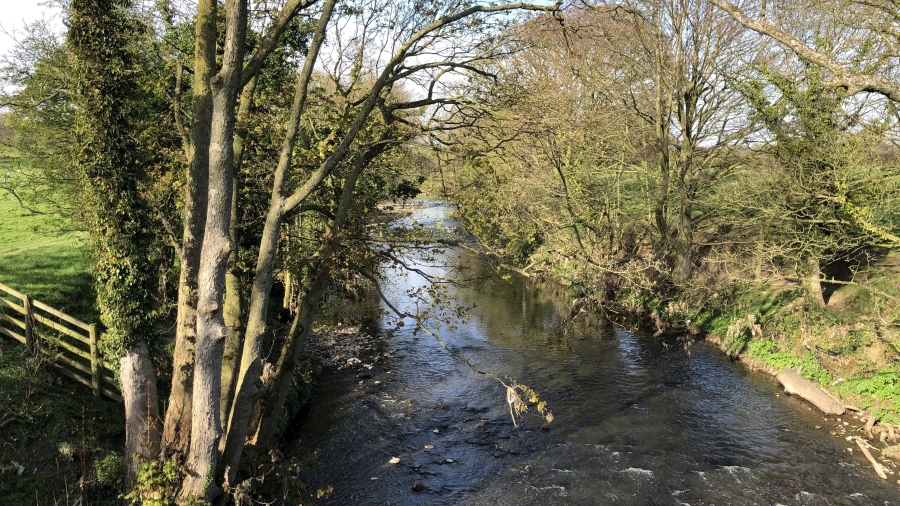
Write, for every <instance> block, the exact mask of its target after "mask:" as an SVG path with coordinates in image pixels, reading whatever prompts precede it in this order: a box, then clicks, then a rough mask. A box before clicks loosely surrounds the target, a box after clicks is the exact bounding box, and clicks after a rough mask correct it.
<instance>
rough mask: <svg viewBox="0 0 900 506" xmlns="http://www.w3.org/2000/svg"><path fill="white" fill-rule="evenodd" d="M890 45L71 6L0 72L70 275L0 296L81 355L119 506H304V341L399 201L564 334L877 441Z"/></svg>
mask: <svg viewBox="0 0 900 506" xmlns="http://www.w3.org/2000/svg"><path fill="white" fill-rule="evenodd" d="M895 13H896V9H895V5H894V4H893V2H890V1H867V2H857V1H852V0H834V1H831V2H825V3H822V2H812V1H809V2H791V3H790V5H779V8H778V10H777V11H767V9H766V3H765V2H762V3H761V4H755V3H753V2H746V3H742V4H741V5H733V4H731V3H728V2H726V1H724V0H710V1H709V2H707V1H703V0H680V1H671V2H643V1H640V0H633V1H632V0H628V1H624V2H620V3H614V4H603V3H598V2H589V1H586V0H584V1H582V0H575V1H571V2H557V3H554V4H550V3H548V2H538V3H535V4H528V3H499V2H472V1H469V0H458V1H451V2H443V1H431V0H426V1H419V0H417V1H411V0H410V1H404V0H346V1H338V0H320V1H316V0H283V1H277V2H273V3H266V4H256V3H251V2H249V1H248V0H227V1H225V2H216V1H214V0H200V1H199V2H196V3H190V2H180V1H176V0H168V1H166V0H164V1H159V2H154V3H152V5H151V4H150V3H137V4H132V3H131V2H129V1H127V0H73V1H72V2H69V3H67V4H66V7H65V9H64V13H63V15H64V16H65V19H66V27H67V33H65V34H57V33H54V32H53V31H52V29H50V28H49V27H47V26H46V25H44V24H42V23H36V24H34V25H32V26H29V27H28V28H27V30H26V32H25V33H24V34H23V36H22V37H21V40H20V43H19V46H18V47H17V48H16V49H15V50H14V51H13V52H12V53H11V54H10V55H7V58H6V60H5V62H4V65H3V67H2V75H0V77H2V80H3V83H4V85H5V86H6V88H5V89H6V90H8V91H6V92H4V94H3V96H2V97H0V104H2V106H3V108H4V109H3V116H2V117H3V125H2V126H0V130H2V132H3V139H4V145H5V146H6V147H4V149H10V148H14V149H15V151H4V160H3V162H4V169H3V170H4V173H3V174H0V183H2V185H3V190H5V193H4V200H3V201H2V202H3V205H4V206H10V205H12V204H13V203H15V206H18V207H15V206H14V207H15V208H16V209H25V210H26V212H28V213H31V214H32V215H34V214H36V213H52V215H53V216H55V217H56V218H54V219H56V220H59V221H58V222H61V223H65V224H66V225H65V227H66V228H67V229H70V230H77V231H78V235H77V237H78V238H79V241H83V242H79V243H78V244H80V245H81V246H78V247H77V248H71V247H68V246H64V243H62V242H60V243H50V244H44V245H43V247H42V248H41V249H37V248H35V249H34V250H25V249H24V248H25V247H27V245H26V244H25V242H24V241H23V242H22V243H21V244H20V243H18V242H17V243H16V244H15V245H11V246H10V247H16V248H21V249H19V250H18V253H16V252H14V251H10V253H0V254H3V256H2V257H0V258H2V262H0V279H2V280H3V281H4V282H7V283H9V284H11V285H16V288H18V289H20V290H23V291H26V292H28V291H29V290H31V289H33V290H34V291H33V292H32V293H30V294H31V295H33V296H35V297H37V298H39V299H42V300H44V301H45V302H48V303H51V304H54V303H57V301H59V302H58V303H59V304H60V305H61V306H62V307H63V308H64V309H67V310H69V311H70V312H74V313H75V314H76V315H80V314H86V313H87V312H93V311H96V314H97V315H98V318H99V320H100V321H101V322H102V324H103V325H104V326H105V327H106V334H105V336H106V337H105V339H104V341H103V342H102V343H101V348H102V350H101V351H102V353H103V354H104V356H105V358H107V359H108V360H110V361H114V362H116V363H118V364H119V368H120V370H119V374H118V376H119V377H118V380H119V381H120V383H121V391H122V394H123V397H124V399H125V409H124V420H123V421H122V422H123V423H122V427H123V428H124V441H123V446H124V453H123V458H122V459H121V461H120V463H121V466H120V467H121V468H122V470H123V473H124V474H123V480H122V482H121V489H122V492H123V493H124V494H125V495H124V497H126V498H127V499H128V500H129V501H131V502H133V503H145V504H172V503H175V502H181V503H197V502H204V501H206V502H217V503H224V502H228V501H237V502H241V501H246V500H250V498H259V499H266V500H276V498H279V500H293V501H295V502H296V501H300V500H301V499H303V497H305V496H303V491H302V487H299V486H294V484H292V483H287V481H289V480H286V483H285V486H284V489H283V490H281V489H280V490H272V489H271V481H272V480H269V482H268V484H266V480H265V475H266V473H272V472H278V473H281V474H282V475H285V476H286V475H288V474H293V472H294V471H295V470H296V468H297V466H299V465H300V463H298V462H293V461H283V460H280V459H275V460H276V461H277V462H276V463H275V464H272V462H271V461H272V458H273V455H275V453H273V452H272V451H271V449H272V448H273V446H277V444H278V442H279V437H280V430H281V429H282V428H283V427H284V422H285V417H286V416H288V412H289V411H291V409H290V406H291V405H292V404H294V403H293V402H292V401H291V399H292V395H293V394H292V391H293V388H292V385H295V384H296V383H297V378H298V377H306V376H307V375H308V374H307V373H308V369H304V367H303V364H304V363H305V362H304V360H303V358H302V353H303V350H304V347H305V341H306V338H307V336H308V334H309V332H310V329H311V328H312V326H313V323H314V321H316V318H319V317H321V315H322V313H321V311H319V309H320V308H321V306H322V305H323V301H327V300H334V299H339V298H341V297H344V298H347V299H353V298H357V299H362V298H363V297H362V294H363V293H365V292H366V291H367V290H368V289H371V288H372V287H373V286H372V284H373V283H377V282H378V273H377V272H373V270H374V266H376V265H379V264H380V263H382V262H394V263H396V262H397V256H396V255H394V254H393V251H392V248H391V246H390V245H385V244H381V243H380V241H379V240H378V236H377V234H373V231H374V230H376V229H377V227H378V226H379V224H378V222H377V220H376V219H375V216H376V215H377V213H376V212H375V209H376V206H377V205H378V204H379V203H383V202H386V201H389V200H405V199H407V198H410V197H414V196H415V195H416V194H417V193H418V192H419V187H420V185H422V184H428V185H431V186H430V187H431V188H432V189H433V190H434V191H435V192H440V194H441V195H442V196H444V197H445V198H446V199H449V200H451V201H453V202H454V203H456V204H457V205H458V208H459V212H460V216H461V218H462V221H463V223H464V224H465V226H466V227H467V228H468V230H469V231H470V232H471V233H472V234H473V235H474V236H475V237H476V238H478V239H479V246H480V247H481V249H482V251H483V252H484V253H486V254H488V255H490V256H492V257H493V258H494V259H495V260H496V262H497V266H498V271H499V272H501V273H504V272H508V271H509V270H510V269H513V270H516V271H518V272H520V273H522V274H525V275H530V276H536V277H542V278H546V279H551V280H554V281H557V282H561V283H562V284H564V285H565V286H566V287H567V288H568V290H569V291H570V296H571V299H572V310H573V314H575V313H577V312H578V311H580V310H592V311H605V312H607V313H608V314H609V315H610V316H611V317H613V318H618V317H619V316H618V315H622V314H630V315H636V316H639V317H640V318H641V319H643V321H647V322H652V324H653V325H654V326H655V329H656V330H657V331H658V332H660V333H665V332H674V333H679V334H681V335H684V336H685V342H689V341H690V340H691V339H693V338H694V336H699V335H702V334H706V335H715V336H718V339H719V340H720V341H721V342H722V346H723V348H724V349H725V350H726V351H727V352H728V353H729V354H731V355H732V356H735V357H746V358H749V359H753V360H755V361H757V362H758V363H759V364H763V365H764V366H765V367H769V368H772V369H773V370H774V369H778V368H781V367H784V366H791V367H798V368H799V367H801V366H802V370H801V373H802V374H803V375H804V376H806V377H808V378H811V379H813V380H815V381H817V382H819V383H820V384H822V385H826V386H828V387H829V388H830V389H831V390H832V391H835V392H836V393H838V394H840V395H842V396H843V397H844V398H845V401H846V402H847V403H852V404H854V405H855V406H856V407H858V408H860V409H865V410H868V411H870V412H871V413H872V414H873V415H874V417H875V418H876V419H877V420H878V422H879V425H878V426H877V427H887V424H894V425H896V424H897V423H900V418H898V407H900V406H898V402H900V360H898V359H900V337H898V336H900V334H898V326H897V318H898V316H900V315H898V310H900V304H898V299H900V288H898V286H897V283H898V281H900V271H898V267H897V263H896V261H897V260H898V251H897V249H898V245H900V237H898V229H897V226H896V222H897V217H898V216H897V213H898V211H900V208H898V204H900V200H898V184H897V183H898V177H897V176H898V174H900V172H898V168H900V165H898V157H897V154H898V151H897V145H896V140H897V132H898V115H897V113H896V111H897V102H898V101H900V92H898V89H900V77H898V75H897V72H898V70H897V68H896V66H895V65H894V64H893V63H892V62H894V61H895V60H896V57H897V55H898V50H897V41H898V40H900V33H898V32H897V31H896V23H895V21H896V20H895V18H894V15H895ZM839 14H840V15H839ZM40 216H42V215H39V216H38V217H29V219H33V220H42V219H44V218H40ZM9 223H13V224H14V223H15V221H9ZM2 226H3V227H4V229H3V230H4V232H3V233H5V234H13V233H15V228H14V227H16V225H12V227H13V228H5V227H7V226H8V225H7V221H6V220H4V223H3V225H2ZM411 232H415V231H411ZM62 237H63V236H60V240H63V239H62ZM28 240H31V239H28ZM66 240H68V239H66ZM430 242H432V241H431V240H430V239H429V238H427V237H426V238H422V237H416V236H415V234H410V235H409V237H408V240H407V241H406V244H404V247H407V246H416V247H425V246H426V245H427V244H428V243H430ZM79 250H84V251H87V252H88V254H87V255H83V254H82V253H81V252H80V251H79ZM29 251H33V252H34V253H29ZM38 251H40V252H41V253H40V254H38V253H37V252H38ZM42 258H43V259H46V260H47V261H48V262H50V263H55V264H57V265H64V266H65V268H66V269H72V270H71V271H70V273H71V276H69V275H68V274H67V273H65V272H63V270H61V269H55V270H53V269H49V268H44V269H38V268H37V267H38V265H37V262H40V261H41V259H42ZM86 261H87V262H89V263H90V269H89V271H90V279H89V280H88V278H87V277H86V276H85V272H87V270H88V269H84V268H83V266H84V265H85V262H86ZM79 266H82V267H79ZM53 272H56V273H59V274H53ZM39 273H40V274H39ZM39 276H44V277H45V278H47V280H48V281H49V283H48V284H46V285H44V286H43V288H42V287H41V286H39V285H41V282H40V280H39ZM54 277H56V278H60V279H61V278H67V279H66V280H61V281H55V280H52V278H54ZM68 278H71V279H68ZM20 283H21V284H20ZM88 284H90V286H91V290H92V291H91V290H87V289H86V288H85V287H86V286H87V285H88ZM67 287H75V288H67ZM42 290H43V291H42ZM88 293H92V294H93V295H91V296H87V294H88ZM439 293H440V291H439V290H432V291H429V292H428V293H423V294H422V296H423V297H425V296H437V297H439V296H440V295H439ZM69 302H74V304H76V306H75V307H69V305H68V303H69ZM95 302H96V308H95V306H94V303H95ZM441 302H442V303H444V302H447V301H441ZM447 313H448V314H451V313H453V311H447ZM419 323H420V324H421V325H423V328H424V326H425V324H429V323H430V324H434V323H440V322H435V321H430V322H427V321H420V322H419ZM4 353H5V352H4ZM14 365H15V362H13V365H12V366H10V367H11V368H10V369H8V370H9V371H11V372H10V375H15V374H18V373H16V372H15V370H14V369H15V367H14ZM28 367H31V366H28ZM4 370H7V369H4ZM20 376H21V377H24V376H22V375H20ZM11 388H12V387H11ZM16 388H18V387H16ZM46 390H48V391H49V390H52V388H51V387H50V386H48V387H47V388H46ZM48 402H49V401H48ZM526 404H527V403H525V402H521V403H516V408H517V409H519V408H522V409H524V408H526V407H527V406H526ZM91 416H93V415H91ZM97 416H100V415H97ZM108 416H111V415H108ZM105 419H107V420H109V418H105ZM36 420H37V418H36ZM14 425H19V424H14ZM873 430H875V429H873ZM881 433H882V434H889V431H888V432H881ZM66 437H69V435H67V436H66ZM71 444H74V443H71ZM83 446H85V447H86V446H87V445H83ZM96 448H98V449H99V448H108V447H104V446H103V445H101V444H99V443H98V446H96ZM104 451H105V450H104ZM61 454H62V453H61ZM81 462H82V463H84V462H85V460H84V459H82V460H81ZM263 463H265V465H263ZM4 465H5V464H4ZM117 465H118V464H117ZM273 466H274V467H273ZM4 472H5V473H6V474H5V475H8V473H7V471H6V470H4ZM82 476H87V475H86V474H84V473H82ZM98 476H99V475H98ZM83 485H84V483H81V484H80V485H79V487H81V488H78V487H76V488H77V492H76V493H79V494H80V493H83V491H84V488H83ZM301 496H303V497H301Z"/></svg>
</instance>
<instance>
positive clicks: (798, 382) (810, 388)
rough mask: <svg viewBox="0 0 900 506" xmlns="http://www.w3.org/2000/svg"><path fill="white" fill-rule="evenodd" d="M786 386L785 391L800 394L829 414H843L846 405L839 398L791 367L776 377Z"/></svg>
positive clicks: (790, 393)
mask: <svg viewBox="0 0 900 506" xmlns="http://www.w3.org/2000/svg"><path fill="white" fill-rule="evenodd" d="M775 378H776V379H777V380H778V381H779V383H781V384H782V385H783V386H784V392H785V393H786V394H789V395H799V396H800V397H802V398H804V399H806V400H807V401H809V402H811V403H812V404H813V405H815V406H816V407H817V408H819V409H820V410H822V411H823V412H824V413H826V414H829V415H843V414H844V405H843V404H841V403H840V401H838V400H837V399H835V398H834V397H832V396H831V395H829V394H828V392H826V391H825V390H822V388H821V387H819V385H817V384H815V383H813V382H812V381H809V380H808V379H806V378H804V377H802V376H800V374H799V373H798V372H797V371H795V370H793V369H791V368H789V367H788V368H785V369H784V370H782V371H781V372H780V373H778V376H776V377H775Z"/></svg>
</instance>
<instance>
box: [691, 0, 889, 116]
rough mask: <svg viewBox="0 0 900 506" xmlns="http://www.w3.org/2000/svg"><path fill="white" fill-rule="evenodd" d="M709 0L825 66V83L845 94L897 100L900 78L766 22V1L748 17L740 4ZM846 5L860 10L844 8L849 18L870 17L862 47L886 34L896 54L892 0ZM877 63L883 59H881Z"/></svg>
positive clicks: (740, 20)
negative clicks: (848, 60) (842, 59)
mask: <svg viewBox="0 0 900 506" xmlns="http://www.w3.org/2000/svg"><path fill="white" fill-rule="evenodd" d="M709 3H711V4H713V5H715V6H717V7H719V8H720V9H722V10H723V11H725V12H727V13H728V14H729V15H730V16H732V17H733V18H734V19H736V20H737V21H738V22H740V23H741V24H742V25H744V26H745V27H747V28H749V29H751V30H753V31H755V32H758V33H760V34H762V35H766V36H769V37H771V38H773V39H775V40H777V41H778V42H780V43H782V44H784V45H786V46H787V47H789V48H790V49H791V50H792V51H793V52H795V53H796V54H797V55H798V56H800V57H801V58H804V59H805V60H807V61H810V62H812V63H815V64H816V65H819V66H821V67H823V68H826V69H828V70H829V71H830V72H831V73H832V77H831V79H829V80H828V84H829V85H830V86H834V87H836V88H840V89H842V90H844V92H845V93H846V94H847V95H855V94H857V93H861V92H872V93H879V94H882V95H884V96H885V97H887V98H889V99H891V100H893V101H894V102H898V101H900V82H898V81H897V80H896V78H889V77H885V76H882V75H878V73H877V72H878V70H879V67H876V68H870V69H866V68H865V67H861V68H860V65H859V62H860V60H857V62H856V64H854V63H850V64H842V63H840V62H839V60H837V59H836V58H835V57H834V56H832V55H830V54H828V53H827V52H825V51H822V50H821V49H817V48H815V47H813V46H812V45H810V44H808V43H806V42H804V41H803V40H801V39H800V38H797V37H795V36H793V35H791V34H790V33H788V32H787V31H785V30H783V29H781V28H779V27H778V26H775V25H773V24H771V23H769V22H767V20H766V15H767V12H766V2H765V1H763V2H762V6H761V8H760V9H759V16H758V18H757V19H753V18H751V17H750V16H748V15H747V14H746V13H745V12H744V11H743V10H742V9H741V8H740V7H738V6H736V5H734V4H732V3H729V2H728V1H726V0H709ZM845 8H847V9H852V10H858V11H859V12H856V13H854V14H853V15H850V14H848V12H846V11H845V12H844V15H845V16H847V17H848V18H851V19H852V18H854V17H856V18H857V19H866V20H871V21H870V26H871V27H874V29H872V32H873V37H872V38H870V39H869V40H868V41H866V42H864V44H863V45H861V47H866V46H869V47H871V46H870V44H872V39H879V38H881V37H880V36H885V37H886V38H887V44H888V48H889V50H890V51H891V52H892V54H893V55H895V56H896V54H897V50H896V42H897V40H896V39H897V35H898V32H897V31H896V28H895V26H896V25H895V23H896V21H897V16H898V15H897V12H898V11H897V5H896V2H894V1H893V0H885V1H881V0H876V1H872V2H865V1H863V2H847V3H846V5H845ZM880 63H885V62H884V60H882V61H881V62H880Z"/></svg>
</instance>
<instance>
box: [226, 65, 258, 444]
mask: <svg viewBox="0 0 900 506" xmlns="http://www.w3.org/2000/svg"><path fill="white" fill-rule="evenodd" d="M257 81H258V79H257V78H256V77H254V78H253V79H251V80H250V82H249V83H248V84H247V86H245V87H244V90H243V91H242V92H241V103H240V106H239V107H238V115H237V122H236V124H235V127H234V131H235V137H234V175H233V179H232V190H231V226H230V231H229V235H230V236H231V242H232V243H233V244H234V249H232V251H231V255H230V256H229V258H228V268H227V270H226V272H225V312H224V316H225V327H226V328H227V329H228V335H227V336H226V337H225V354H224V356H223V358H222V401H221V406H220V410H219V416H220V417H221V419H222V420H228V413H229V412H230V411H231V400H232V398H233V397H234V385H235V381H237V371H238V368H239V367H240V365H241V348H242V346H243V344H244V333H243V332H242V331H241V298H242V293H241V280H240V278H239V277H238V274H237V272H235V268H236V266H237V262H238V246H237V239H238V238H237V223H238V189H239V186H238V181H239V178H238V175H239V173H240V170H241V165H242V164H243V160H244V146H246V142H247V134H248V130H247V121H248V119H249V116H250V106H251V105H252V103H253V95H254V93H255V92H256V83H257ZM222 442H223V443H224V440H223V441H222ZM220 446H221V444H220ZM220 449H221V448H220Z"/></svg>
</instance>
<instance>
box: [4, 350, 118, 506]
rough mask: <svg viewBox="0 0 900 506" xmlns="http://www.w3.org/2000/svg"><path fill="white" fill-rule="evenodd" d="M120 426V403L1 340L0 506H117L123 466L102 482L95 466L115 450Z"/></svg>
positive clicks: (41, 357) (44, 361)
mask: <svg viewBox="0 0 900 506" xmlns="http://www.w3.org/2000/svg"><path fill="white" fill-rule="evenodd" d="M124 426H125V425H124V412H123V408H122V405H120V404H118V403H116V402H113V401H110V400H108V399H106V398H101V399H95V398H93V397H92V396H91V392H90V389H88V388H87V387H84V386H82V385H79V384H77V383H75V382H73V381H70V380H69V379H68V378H64V377H62V376H61V375H60V374H59V373H57V372H56V371H55V370H54V369H53V368H52V367H51V366H50V364H49V362H48V360H47V359H46V358H45V357H43V356H39V357H34V356H32V355H31V354H30V353H28V352H27V351H25V348H24V347H23V346H22V345H21V344H19V343H18V342H16V341H13V340H11V339H8V338H6V337H4V336H0V427H2V430H0V435H2V441H3V444H2V445H0V504H10V505H12V504H120V502H119V501H118V499H117V496H118V494H119V493H120V492H121V490H120V488H121V478H122V476H124V467H123V469H122V471H121V472H120V473H117V474H116V476H114V477H111V478H106V479H104V476H103V475H102V474H100V473H99V472H98V470H97V466H96V465H95V463H96V462H98V460H100V459H103V458H104V457H107V456H108V455H117V454H120V453H121V452H122V441H123V438H122V436H123V428H124ZM13 462H15V464H13Z"/></svg>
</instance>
